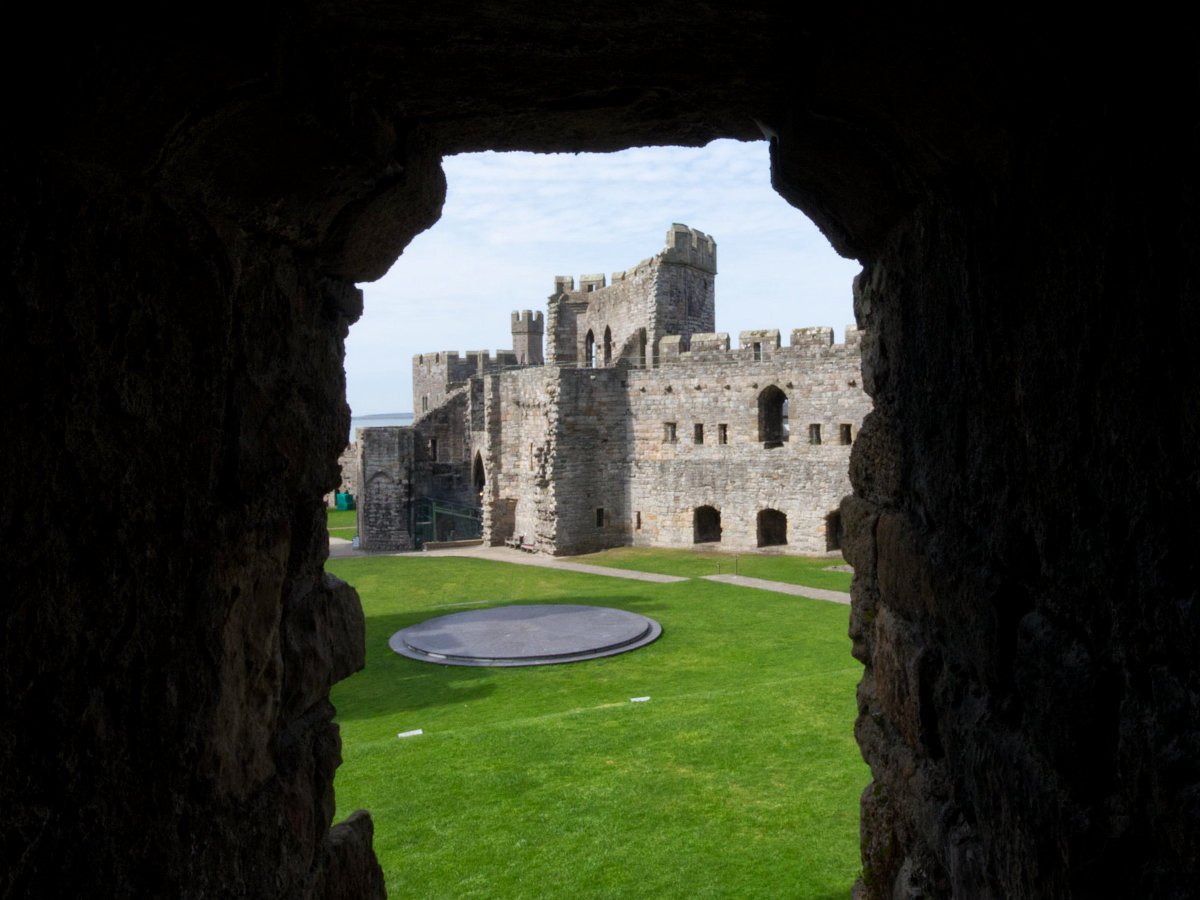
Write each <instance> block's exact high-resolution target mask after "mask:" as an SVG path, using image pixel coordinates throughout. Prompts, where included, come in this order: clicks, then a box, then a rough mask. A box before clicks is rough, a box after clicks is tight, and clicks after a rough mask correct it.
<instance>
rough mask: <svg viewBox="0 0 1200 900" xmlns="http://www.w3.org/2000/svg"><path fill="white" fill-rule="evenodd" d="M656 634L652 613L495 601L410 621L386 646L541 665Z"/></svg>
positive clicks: (613, 650) (414, 654)
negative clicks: (493, 604) (487, 605)
mask: <svg viewBox="0 0 1200 900" xmlns="http://www.w3.org/2000/svg"><path fill="white" fill-rule="evenodd" d="M660 634H662V626H661V625H659V624H658V622H656V621H654V620H653V619H651V618H649V617H647V616H643V615H639V614H638V613H632V612H628V611H626V610H623V609H611V608H609V607H606V606H572V605H567V604H543V605H538V606H497V607H494V608H492V609H475V610H470V611H469V612H460V613H453V614H451V615H448V616H438V617H437V618H436V619H428V620H426V621H424V622H421V623H420V624H419V625H410V626H409V627H408V628H404V629H401V630H400V631H397V632H396V633H395V634H393V635H392V636H391V638H390V639H389V640H388V646H390V647H391V648H392V649H393V650H394V651H396V652H397V653H399V654H400V655H401V656H407V657H408V658H409V659H419V660H422V661H423V662H432V663H439V664H441V665H444V666H546V665H552V664H554V663H564V662H578V661H580V660H584V659H597V658H599V657H602V656H613V655H615V654H617V653H625V652H626V651H628V650H636V649H637V648H638V647H644V646H646V644H649V643H651V642H652V641H654V640H655V639H656V638H657V637H658V636H659V635H660Z"/></svg>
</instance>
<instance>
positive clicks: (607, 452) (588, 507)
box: [547, 367, 631, 554]
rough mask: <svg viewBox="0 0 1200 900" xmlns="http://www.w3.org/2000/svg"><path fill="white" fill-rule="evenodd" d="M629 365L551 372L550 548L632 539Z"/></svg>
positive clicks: (583, 548)
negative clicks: (552, 510)
mask: <svg viewBox="0 0 1200 900" xmlns="http://www.w3.org/2000/svg"><path fill="white" fill-rule="evenodd" d="M626 376H627V370H626V369H625V368H624V367H621V368H617V369H557V370H553V375H552V377H553V378H554V388H553V390H554V392H555V393H554V398H555V404H554V407H553V408H552V410H551V415H550V419H549V424H550V428H551V430H552V431H553V434H554V442H553V444H552V446H551V448H550V451H551V452H550V458H549V464H548V466H547V477H548V478H549V479H550V480H551V482H552V483H553V485H554V491H555V511H556V514H557V516H556V522H555V537H554V542H553V545H552V546H551V547H549V548H548V549H550V552H552V553H559V554H572V553H588V552H591V551H593V550H603V549H606V548H608V547H620V546H623V545H625V544H627V543H629V533H630V518H629V464H630V460H631V456H630V449H631V448H630V445H629V405H628V394H627V383H626Z"/></svg>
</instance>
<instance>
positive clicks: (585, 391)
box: [555, 329, 870, 553]
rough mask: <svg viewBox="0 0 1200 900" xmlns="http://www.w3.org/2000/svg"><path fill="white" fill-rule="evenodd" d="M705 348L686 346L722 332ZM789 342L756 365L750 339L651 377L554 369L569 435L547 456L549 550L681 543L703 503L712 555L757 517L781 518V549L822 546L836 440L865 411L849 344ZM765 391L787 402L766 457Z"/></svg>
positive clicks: (828, 537)
mask: <svg viewBox="0 0 1200 900" xmlns="http://www.w3.org/2000/svg"><path fill="white" fill-rule="evenodd" d="M763 334H766V333H760V332H754V333H750V332H748V333H746V335H744V336H743V338H745V337H747V336H751V337H759V336H761V335H763ZM774 334H775V335H776V344H777V343H778V341H777V337H778V332H775V333H774ZM706 337H707V336H696V337H695V338H694V340H696V341H697V342H700V343H707V344H709V345H712V344H716V345H718V346H719V345H720V344H722V343H723V344H724V346H725V347H728V338H727V337H725V336H723V335H721V336H713V338H714V340H711V341H701V340H700V339H701V338H706ZM792 337H793V341H792V344H791V346H787V347H778V346H773V347H771V349H770V351H769V352H768V351H760V352H761V356H762V357H765V358H760V359H758V360H755V359H754V358H753V356H754V355H755V351H754V349H753V346H752V343H753V342H751V345H749V346H743V347H741V348H739V349H736V350H727V349H726V350H720V349H704V350H696V351H692V352H684V353H680V354H678V355H677V356H675V357H673V358H672V359H671V361H669V362H664V364H663V365H661V366H660V367H659V368H657V369H619V370H599V371H598V370H564V371H563V372H562V373H561V375H560V390H559V397H558V405H559V408H560V409H559V413H558V414H559V416H560V420H559V421H560V422H569V423H570V426H569V427H568V428H565V429H560V433H559V435H558V439H557V446H556V449H557V451H558V458H557V460H556V465H557V467H556V469H555V480H556V482H557V491H558V498H559V524H560V528H559V533H558V540H557V542H556V545H555V549H556V551H557V552H563V553H566V552H572V553H574V552H582V551H584V550H588V549H598V548H600V547H603V546H617V545H621V544H627V543H633V544H635V545H658V546H690V545H692V543H693V539H694V533H693V524H694V521H693V516H694V511H695V509H696V508H697V507H699V506H706V505H707V506H712V507H714V508H715V509H717V510H718V511H719V512H720V514H721V527H722V533H721V540H720V546H721V547H722V548H723V549H743V550H744V549H753V548H755V547H757V546H758V513H759V512H760V511H762V510H765V509H774V510H778V511H780V512H782V513H784V514H785V515H786V516H787V525H788V532H787V543H786V545H784V549H785V550H788V551H791V552H803V553H822V552H825V551H827V550H832V549H836V548H837V546H839V541H840V536H839V535H838V534H837V533H836V523H838V522H839V521H840V518H839V517H838V515H837V510H838V506H839V504H840V502H841V499H842V497H844V496H845V495H846V494H847V492H848V491H849V480H848V476H847V472H848V468H849V455H850V444H849V443H842V441H844V440H848V441H850V442H852V441H853V440H854V438H855V436H856V435H857V432H858V428H859V426H860V425H861V423H862V420H863V418H864V417H865V415H866V414H867V412H869V411H870V400H869V398H868V397H867V396H866V395H865V394H864V393H863V392H862V390H861V389H860V387H859V381H860V379H861V375H860V372H859V369H860V354H859V337H860V333H859V332H857V331H854V330H848V332H847V342H846V343H845V344H833V343H832V331H831V330H830V329H799V330H797V331H795V332H793V335H792ZM722 339H723V340H722ZM744 343H745V341H744ZM770 386H774V387H776V388H778V389H779V390H780V391H782V393H783V394H784V395H785V396H786V397H787V400H788V413H789V417H788V418H789V425H790V435H789V437H788V440H786V441H783V442H781V443H780V445H779V446H766V444H767V443H769V442H765V441H763V440H762V439H761V437H760V434H759V427H760V425H759V397H760V395H761V394H762V392H763V391H764V390H766V389H767V388H768V387H770ZM814 425H815V426H818V427H819V430H820V443H814V442H812V438H815V435H813V433H812V432H811V431H810V426H814ZM697 426H699V429H698V428H697ZM771 443H773V442H771ZM597 509H603V510H604V516H603V518H602V520H597V518H596V510H597ZM831 526H834V530H833V531H832V532H831V530H830V529H831Z"/></svg>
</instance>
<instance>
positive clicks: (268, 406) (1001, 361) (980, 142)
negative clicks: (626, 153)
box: [0, 0, 1200, 898]
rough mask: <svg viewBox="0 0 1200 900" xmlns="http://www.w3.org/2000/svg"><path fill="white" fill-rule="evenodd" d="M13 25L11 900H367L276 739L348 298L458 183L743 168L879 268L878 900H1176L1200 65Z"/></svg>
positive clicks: (94, 19)
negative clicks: (606, 162) (550, 154)
mask: <svg viewBox="0 0 1200 900" xmlns="http://www.w3.org/2000/svg"><path fill="white" fill-rule="evenodd" d="M23 14H24V16H25V23H26V24H25V27H24V28H23V29H22V31H21V34H20V40H19V41H15V42H14V43H13V46H12V47H10V48H9V50H8V52H6V54H5V55H4V59H3V62H0V65H2V66H3V67H4V75H5V83H6V84H8V85H10V86H11V87H12V89H11V90H10V91H9V92H8V95H7V97H6V116H7V119H6V121H7V122H8V123H9V125H10V127H7V128H6V129H5V130H4V135H3V137H0V161H2V166H0V171H2V172H3V184H2V186H0V222H3V227H4V233H5V237H6V241H5V242H4V245H3V250H0V253H2V254H3V265H2V266H0V281H2V282H3V286H4V290H3V292H2V294H0V296H2V297H3V301H2V303H0V330H2V332H3V334H4V335H5V337H6V339H7V340H6V344H5V356H4V360H5V374H6V383H7V384H8V385H9V386H10V387H12V388H15V391H12V392H11V394H15V398H14V397H12V396H11V394H10V400H9V402H8V403H7V404H6V405H4V406H3V408H0V425H2V426H3V427H2V430H0V433H3V434H4V436H5V437H4V444H3V446H4V453H5V461H6V462H7V463H8V466H7V469H8V471H10V472H20V473H21V477H20V479H17V478H10V479H8V480H7V482H6V483H5V485H4V487H3V488H2V489H0V490H2V491H3V493H2V495H0V497H2V502H0V524H2V527H3V532H2V533H3V535H4V538H5V541H6V544H5V547H6V555H5V565H6V573H5V574H6V591H5V597H6V599H5V601H4V606H3V610H2V612H0V695H2V696H3V698H4V700H3V707H2V710H0V771H2V772H3V773H4V777H3V779H0V808H2V809H3V810H4V821H3V825H0V858H3V859H4V860H5V866H4V867H3V868H2V869H0V893H2V894H4V895H6V896H13V897H45V896H77V895H85V894H91V893H95V891H96V890H97V885H102V886H103V890H105V891H106V892H108V893H110V894H112V895H114V896H178V897H202V896H231V895H232V896H245V897H264V896H276V897H289V898H290V897H304V896H326V897H338V896H343V897H348V896H371V895H376V896H377V895H378V894H379V893H380V892H381V885H380V883H379V880H378V875H377V869H376V868H375V865H374V863H373V861H372V860H371V856H370V851H369V848H368V842H369V828H366V827H364V826H365V824H366V823H365V821H364V820H363V819H362V818H361V817H360V818H359V819H356V820H355V822H354V825H353V826H352V827H350V828H339V829H335V830H334V831H331V830H330V827H329V825H330V816H331V814H332V809H333V804H332V798H331V794H330V791H331V788H330V786H331V784H332V776H333V771H334V767H335V766H336V764H337V760H338V757H339V753H338V745H337V737H336V729H335V728H334V727H333V726H332V725H331V723H330V716H331V715H332V710H331V709H330V708H329V707H328V705H327V704H326V703H324V702H323V701H317V702H315V703H312V704H311V705H309V706H307V707H306V708H302V707H304V704H306V703H308V702H309V698H311V697H312V696H313V695H314V692H316V691H318V686H319V685H320V684H321V683H322V682H326V681H328V680H329V679H331V678H333V677H336V674H337V673H340V672H344V671H348V670H349V669H351V668H353V667H354V665H356V664H357V660H356V659H354V658H352V656H353V652H354V651H353V650H352V648H351V644H350V643H347V642H345V640H344V637H337V636H335V635H334V634H333V633H324V632H323V631H322V629H324V628H325V627H326V624H325V623H329V627H330V628H334V626H335V624H336V623H349V621H350V619H349V618H348V617H347V616H346V615H344V614H338V615H336V616H331V617H317V616H315V615H310V614H309V613H301V612H298V611H293V607H295V608H296V610H304V609H307V610H313V609H315V608H316V607H317V606H319V605H321V603H320V602H318V601H319V600H320V598H322V597H325V598H329V602H330V603H331V604H334V605H338V604H340V603H341V602H343V601H342V600H338V599H336V598H334V597H332V596H331V595H330V594H331V592H334V589H333V588H331V587H330V586H329V585H328V584H327V583H326V582H325V580H324V578H323V576H322V573H321V571H320V570H321V562H322V560H323V558H324V554H325V553H326V549H325V537H324V534H323V531H322V522H321V516H322V511H321V497H322V495H323V494H324V493H326V492H327V491H329V490H330V489H332V488H333V487H335V486H336V485H337V478H338V475H337V469H336V459H337V455H338V453H339V452H340V450H341V449H342V445H343V444H344V442H345V435H346V432H347V428H348V417H347V411H346V409H345V407H344V403H343V399H342V398H343V383H342V374H341V353H342V340H343V339H344V336H345V333H346V328H347V325H348V323H349V322H350V321H352V320H353V319H354V318H355V317H356V316H357V314H358V309H359V308H360V304H361V298H360V296H359V295H358V293H357V290H356V289H355V287H354V283H355V282H356V281H361V280H365V279H369V278H373V277H377V276H378V275H379V274H380V273H381V272H383V271H384V270H385V269H386V268H387V267H388V265H390V263H391V262H392V261H393V260H394V258H395V257H396V255H397V254H398V253H399V252H400V251H401V250H402V249H403V247H404V246H405V244H406V242H407V241H408V240H410V239H411V238H412V236H413V235H414V234H416V233H417V232H419V231H421V230H422V229H424V228H427V227H428V226H429V225H430V224H432V223H433V222H434V221H435V220H436V218H437V214H438V209H439V206H440V202H441V196H442V191H443V190H444V181H443V179H442V175H441V173H440V171H439V167H438V159H439V157H440V156H441V155H443V154H447V153H455V152H461V151H465V150H477V149H487V148H492V149H517V148H519V149H527V150H537V151H550V150H566V151H581V150H612V149H617V148H620V147H627V146H634V145H650V144H656V143H679V144H687V145H698V144H702V143H704V142H706V141H708V140H710V139H712V138H714V137H719V136H725V137H737V138H741V139H751V138H757V137H759V136H761V135H764V134H765V135H768V136H770V138H771V140H772V177H773V182H774V184H775V186H776V188H777V189H778V190H779V191H780V192H781V193H782V194H783V195H784V196H785V197H786V198H787V199H789V200H790V201H792V202H793V203H795V204H796V205H797V206H799V207H801V208H803V209H804V210H805V211H807V212H808V213H809V214H810V215H811V216H812V217H813V219H814V220H815V221H816V222H817V223H818V225H819V226H820V227H821V228H822V229H823V230H824V232H825V234H826V235H827V236H828V237H829V239H830V240H831V241H832V242H833V244H834V246H835V247H836V248H837V249H838V250H839V251H840V252H842V253H844V254H846V255H850V256H854V257H856V258H858V259H859V260H860V261H861V262H862V263H863V264H864V266H865V269H866V271H865V273H864V276H863V278H862V279H861V284H860V289H859V292H858V296H857V316H858V320H859V324H860V326H862V327H863V328H864V329H865V336H864V344H863V363H864V365H863V369H864V371H863V386H864V387H865V388H866V389H867V391H868V392H869V393H870V394H871V395H872V396H873V398H874V401H875V412H874V413H873V414H872V416H871V418H870V419H869V420H868V421H867V423H865V426H864V429H863V434H862V435H860V439H859V440H858V441H857V442H856V444H855V449H854V451H853V454H852V460H851V463H852V467H853V471H854V474H853V481H854V484H855V491H856V498H855V500H854V501H852V502H851V503H849V504H847V505H845V506H844V507H843V524H844V525H845V526H847V527H848V528H849V529H850V531H851V533H850V534H848V535H847V537H846V548H847V553H848V554H849V555H850V556H851V559H852V561H853V562H854V564H855V566H856V570H857V577H856V580H855V585H854V589H853V595H854V607H853V613H854V617H855V618H854V621H853V622H852V626H851V627H852V629H853V630H854V633H855V639H854V647H855V652H856V654H858V655H859V656H860V658H862V659H865V660H866V669H865V672H864V678H863V682H862V687H861V689H860V692H859V703H860V710H861V714H860V717H859V722H858V728H857V731H858V735H859V740H860V742H861V744H862V747H863V752H864V755H865V756H866V758H867V760H868V762H869V763H870V764H871V767H872V770H873V773H874V783H873V785H872V786H871V787H870V788H868V790H867V792H866V793H865V794H864V800H863V853H864V876H865V882H864V884H863V885H862V886H861V887H860V893H864V894H866V895H868V896H871V897H889V896H906V895H921V894H924V895H926V896H938V895H942V896H949V895H956V896H977V897H987V896H994V897H1019V896H1077V897H1090V896H1097V895H1101V894H1104V895H1119V896H1159V897H1172V896H1178V897H1183V896H1188V895H1189V894H1190V893H1192V892H1194V886H1195V883H1196V879H1195V875H1196V871H1197V868H1198V861H1200V762H1198V761H1200V682H1198V675H1197V667H1196V662H1195V661H1196V659H1197V658H1198V655H1200V640H1198V634H1197V631H1198V628H1200V620H1198V619H1200V612H1198V611H1200V604H1198V603H1197V597H1196V585H1197V584H1198V583H1200V577H1198V573H1197V571H1196V568H1197V563H1196V552H1195V551H1196V547H1197V546H1200V534H1198V530H1200V525H1198V524H1197V522H1198V520H1197V517H1196V516H1195V514H1194V510H1195V509H1196V508H1197V505H1198V500H1200V481H1198V479H1197V474H1196V473H1197V468H1196V447H1197V446H1198V445H1200V441H1198V438H1200V434H1198V432H1200V419H1198V417H1197V413H1196V410H1197V403H1196V400H1197V397H1198V396H1200V362H1198V361H1200V356H1198V355H1197V354H1196V353H1195V335H1196V334H1197V332H1198V331H1200V328H1198V327H1197V326H1198V325H1200V322H1197V317H1198V315H1200V313H1198V310H1200V304H1198V302H1197V300H1198V298H1197V296H1196V293H1197V285H1200V254H1198V251H1197V247H1200V220H1198V217H1197V213H1196V210H1197V209H1200V197H1198V196H1197V175H1196V166H1195V160H1196V159H1197V157H1198V156H1200V153H1198V152H1197V151H1198V150H1200V147H1197V141H1198V137H1197V132H1196V129H1195V123H1194V110H1195V109H1196V108H1197V107H1198V106H1200V96H1198V95H1200V88H1198V87H1197V82H1196V79H1195V71H1194V69H1195V46H1196V42H1197V34H1196V30H1195V27H1194V26H1190V25H1187V24H1186V23H1184V22H1183V21H1171V22H1169V23H1168V24H1167V25H1166V26H1164V24H1163V19H1162V18H1161V17H1159V16H1156V15H1154V14H1153V13H1152V12H1150V11H1143V10H1132V11H1129V12H1128V14H1127V15H1122V16H1119V17H1107V18H1106V17H1102V16H1091V17H1085V18H1078V17H1076V18H1070V19H1062V20H1061V22H1060V21H1059V20H1055V19H1053V18H1047V17H1046V16H1045V15H1044V14H1041V13H1039V14H1037V15H1036V16H1027V15H1025V14H1023V13H1021V12H1020V11H1019V10H1012V11H1006V13H1005V15H1003V16H994V17H991V18H990V19H989V21H988V22H987V23H986V24H985V25H982V26H981V25H979V24H978V23H976V22H974V21H972V22H970V23H963V22H958V21H955V20H952V19H938V18H935V17H934V16H933V15H932V13H931V12H929V11H916V12H914V11H913V10H911V9H906V8H901V7H884V8H880V9H876V10H873V11H871V12H869V13H868V12H865V11H863V10H862V9H861V8H860V7H852V6H847V5H841V6H836V7H829V8H823V9H819V10H816V9H815V10H812V11H811V12H810V14H807V15H806V16H805V17H804V19H803V21H802V22H801V23H800V24H796V23H795V22H794V17H790V16H789V17H787V18H783V17H781V15H782V14H776V13H775V12H774V7H773V6H770V5H768V4H758V3H754V2H750V3H742V4H738V5H737V7H736V8H735V7H733V6H723V5H715V4H709V5H704V4H699V5H698V4H695V3H687V4H682V3H675V2H670V0H666V2H661V3H656V4H646V3H636V4H635V3H626V2H614V3H607V4H603V5H593V6H590V7H588V8H587V9H586V10H585V11H583V12H582V13H581V11H580V10H579V9H578V8H576V7H570V6H559V7H549V6H547V5H545V4H538V3H532V2H525V0H514V2H511V3H505V4H493V5H481V6H477V7H474V8H472V9H471V10H469V11H467V10H460V9H459V8H457V7H436V6H430V5H425V6H421V7H419V8H418V7H414V6H413V5H411V4H394V5H392V4H379V3H375V4H364V3H359V2H355V0H349V2H346V3H338V4H315V3H298V4H294V5H292V6H289V7H288V8H287V10H286V11H285V10H283V9H282V8H281V7H279V6H272V5H266V6H253V5H252V6H242V7H239V8H238V10H237V11H236V14H232V15H224V14H216V13H215V12H214V9H213V7H212V6H211V5H205V6H204V7H200V6H188V5H186V4H185V5H182V6H179V7H177V8H173V10H172V16H171V17H170V19H162V18H151V17H147V18H143V19H136V18H133V17H132V16H130V15H125V16H120V15H115V14H114V13H113V11H112V10H111V9H109V8H107V7H99V6H96V7H78V8H72V9H71V10H70V11H64V8H63V7H60V6H47V5H42V6H38V7H30V8H28V9H25V10H24V11H23ZM581 214H586V213H585V211H581ZM791 318H792V316H790V315H781V316H780V319H781V320H783V321H787V320H788V319H791ZM682 349H683V348H681V350H682ZM492 399H493V398H491V397H488V396H485V397H484V398H483V400H484V401H485V405H486V404H487V403H491V402H492ZM493 408H494V405H493ZM491 421H494V420H489V427H490V422H491ZM868 438H870V439H868ZM868 456H869V458H868ZM869 463H870V464H869ZM876 464H878V465H876ZM885 514H886V518H887V521H888V524H887V525H886V527H885V532H886V533H883V532H880V530H879V525H880V523H882V522H884V521H885ZM851 520H852V522H851ZM880 537H882V538H883V539H884V540H886V542H887V547H886V548H882V549H881V550H877V545H878V539H879V538H880ZM893 566H900V567H902V568H901V570H900V571H897V572H892V571H890V569H891V567H893ZM872 571H873V572H874V574H873V575H872V574H870V573H871V572H872ZM884 585H887V589H886V590H885V589H884ZM340 590H341V589H339V591H340ZM334 593H337V592H334ZM344 599H345V598H344V597H343V600H344ZM322 602H323V601H322ZM342 608H343V609H344V607H342ZM885 610H886V615H885V613H884V611H885ZM880 621H883V622H884V625H883V626H882V627H878V628H877V627H876V623H878V622H880ZM336 628H337V629H342V631H341V632H340V633H342V634H343V635H344V628H343V624H336ZM310 629H311V630H310ZM318 644H319V645H327V646H328V647H329V648H331V649H330V651H329V654H328V655H327V656H324V657H322V656H320V655H319V654H318V655H315V656H314V657H313V658H312V659H310V658H308V657H307V656H305V657H304V661H303V663H300V662H298V661H297V659H298V657H297V656H296V654H295V652H293V650H292V649H290V648H300V647H302V646H305V645H307V646H314V645H318ZM337 647H341V648H342V649H339V650H334V649H332V648H337ZM906 647H907V648H910V650H911V651H912V653H913V658H912V659H911V660H905V659H903V657H902V655H901V653H900V651H901V650H902V649H903V648H906ZM335 657H336V659H335ZM876 660H878V661H879V662H880V668H879V669H878V670H877V669H876ZM297 666H311V667H312V668H313V669H315V670H316V671H314V672H312V673H307V674H305V675H304V676H303V677H300V675H299V673H298V672H295V671H292V670H293V669H295V668H296V667H297ZM884 671H886V672H888V673H893V672H895V673H897V676H896V677H902V678H904V679H906V681H905V688H904V691H905V693H903V694H902V693H901V692H900V689H899V687H897V686H893V685H888V686H883V685H880V684H879V680H880V675H881V673H882V672H884ZM914 691H915V695H914V693H913V692H914ZM913 716H915V717H916V721H915V722H914V721H912V717H913ZM401 777H403V776H401ZM64 860H70V861H71V863H72V864H71V865H69V866H67V865H63V861H64ZM789 887H790V886H787V885H783V886H781V892H784V893H786V892H787V890H788V888H789Z"/></svg>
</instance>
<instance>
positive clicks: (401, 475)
mask: <svg viewBox="0 0 1200 900" xmlns="http://www.w3.org/2000/svg"><path fill="white" fill-rule="evenodd" d="M419 440H420V437H419V435H417V433H416V432H415V430H414V429H412V428H408V427H401V426H388V427H382V428H360V429H358V440H357V441H356V442H355V443H356V444H357V449H358V459H357V463H358V465H357V469H358V474H357V478H358V483H359V484H360V485H361V486H362V493H361V494H360V495H359V497H358V506H357V509H358V540H359V546H360V547H361V548H362V549H363V550H411V549H413V534H412V500H413V498H414V496H415V492H414V485H413V472H414V469H415V467H416V458H417V454H418V452H419V448H418V441H419Z"/></svg>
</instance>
